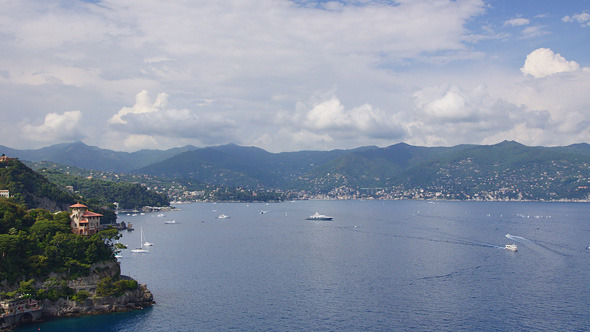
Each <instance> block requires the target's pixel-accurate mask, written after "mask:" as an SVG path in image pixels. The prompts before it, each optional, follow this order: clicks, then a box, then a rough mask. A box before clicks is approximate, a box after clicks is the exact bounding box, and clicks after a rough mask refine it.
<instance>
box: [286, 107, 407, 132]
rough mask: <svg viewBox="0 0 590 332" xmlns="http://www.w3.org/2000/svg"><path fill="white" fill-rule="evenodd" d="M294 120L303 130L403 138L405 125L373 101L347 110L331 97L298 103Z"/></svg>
mask: <svg viewBox="0 0 590 332" xmlns="http://www.w3.org/2000/svg"><path fill="white" fill-rule="evenodd" d="M297 109H298V112H297V114H296V115H295V117H293V123H294V124H295V125H296V126H301V127H302V128H303V129H305V130H307V131H310V132H314V133H321V134H329V135H331V136H333V137H339V138H344V137H367V138H391V139H395V138H399V137H400V136H401V128H400V127H399V126H397V125H396V124H395V123H394V121H393V119H392V118H391V117H388V116H387V115H386V114H385V112H383V111H381V110H379V109H375V108H374V107H373V106H372V105H370V104H364V105H361V106H358V107H354V108H350V109H346V108H345V107H344V105H342V103H341V102H340V100H339V99H338V97H336V96H331V97H330V98H327V99H325V100H321V101H318V102H315V103H314V104H312V105H311V106H309V105H306V104H304V103H301V102H300V103H298V105H297Z"/></svg>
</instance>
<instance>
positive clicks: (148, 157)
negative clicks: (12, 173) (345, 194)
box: [0, 141, 590, 198]
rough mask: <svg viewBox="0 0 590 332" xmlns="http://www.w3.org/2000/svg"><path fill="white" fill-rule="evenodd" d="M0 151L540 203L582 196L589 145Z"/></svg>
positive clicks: (107, 167) (101, 165)
mask: <svg viewBox="0 0 590 332" xmlns="http://www.w3.org/2000/svg"><path fill="white" fill-rule="evenodd" d="M0 153H4V154H6V155H7V156H11V157H17V158H20V159H24V160H28V161H43V160H45V161H52V162H55V163H61V164H65V165H71V166H77V167H81V168H86V169H96V170H103V171H111V172H127V173H135V174H146V175H153V176H159V177H173V178H192V179H198V180H200V181H203V182H205V183H210V184H215V185H225V186H241V187H249V188H257V187H258V188H260V187H264V188H278V189H292V190H311V191H317V192H328V191H330V190H333V189H334V188H339V187H347V188H356V189H358V188H376V187H380V188H383V187H392V186H395V187H403V188H425V189H428V190H434V191H443V192H444V191H450V190H452V191H455V192H462V193H463V194H465V195H467V196H469V195H472V194H473V193H475V192H480V191H483V192H489V191H498V190H504V191H510V190H512V191H513V192H514V194H515V195H516V194H517V193H518V194H520V195H522V193H529V192H531V193H529V194H530V195H533V193H534V195H540V196H543V197H544V198H552V197H553V198H555V197H565V196H568V197H569V196H572V195H574V196H576V197H578V196H584V195H587V193H586V191H587V190H586V189H585V188H584V187H590V180H589V179H590V167H589V165H590V145H588V144H585V143H582V144H574V145H569V146H563V147H539V146H525V145H523V144H520V143H517V142H514V141H504V142H501V143H498V144H494V145H457V146H453V147H420V146H412V145H408V144H405V143H399V144H395V145H391V146H388V147H383V148H381V147H375V146H366V147H360V148H357V149H349V150H332V151H298V152H281V153H271V152H268V151H265V150H263V149H260V148H256V147H244V146H238V145H235V144H228V145H221V146H211V147H203V148H197V147H194V146H184V147H180V148H174V149H169V150H140V151H137V152H131V153H129V152H117V151H112V150H106V149H101V148H98V147H93V146H88V145H86V144H84V143H82V142H75V143H70V144H58V145H53V146H49V147H46V148H42V149H38V150H16V149H11V148H8V147H4V146H0Z"/></svg>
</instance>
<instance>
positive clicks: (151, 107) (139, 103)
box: [109, 90, 168, 124]
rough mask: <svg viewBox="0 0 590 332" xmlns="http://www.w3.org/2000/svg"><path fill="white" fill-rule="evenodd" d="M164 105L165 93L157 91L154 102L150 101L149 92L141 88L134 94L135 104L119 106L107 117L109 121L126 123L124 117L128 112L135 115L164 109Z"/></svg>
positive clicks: (166, 98) (166, 96) (165, 100)
mask: <svg viewBox="0 0 590 332" xmlns="http://www.w3.org/2000/svg"><path fill="white" fill-rule="evenodd" d="M166 106H168V95H167V94H166V93H159V94H158V96H157V97H156V100H155V102H153V103H152V101H151V100H150V95H149V92H148V91H146V90H143V91H141V92H140V93H138V94H137V95H136V96H135V105H133V106H132V107H123V108H121V110H119V112H118V113H117V114H115V115H113V116H112V117H111V118H110V119H109V123H112V124H126V123H127V120H126V119H125V118H126V117H127V115H129V114H132V115H133V114H135V115H137V114H143V113H153V112H158V111H160V110H163V109H166Z"/></svg>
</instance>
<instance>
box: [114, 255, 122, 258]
mask: <svg viewBox="0 0 590 332" xmlns="http://www.w3.org/2000/svg"><path fill="white" fill-rule="evenodd" d="M115 258H123V255H121V254H116V255H115Z"/></svg>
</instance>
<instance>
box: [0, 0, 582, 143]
mask: <svg viewBox="0 0 590 332" xmlns="http://www.w3.org/2000/svg"><path fill="white" fill-rule="evenodd" d="M589 51H590V1H588V0H571V1H554V0H497V1H487V0H455V1H450V0H397V1H393V0H373V1H371V0H342V1H319V0H318V1H312V0H309V1H308V0H223V1H219V0H169V1H165V2H162V1H154V0H86V1H79V0H55V1H46V0H0V115H1V116H0V126H1V128H2V130H1V131H0V145H5V146H8V147H11V148H17V149H36V148H40V147H45V146H48V145H52V144H57V143H67V142H74V141H83V142H84V143H86V144H88V145H93V146H98V147H101V148H105V149H113V150H117V151H136V150H140V149H167V148H171V147H178V146H184V145H187V144H190V145H194V146H198V147H203V146H213V145H221V144H227V143H235V144H238V145H243V146H256V147H260V148H263V149H265V150H267V151H271V152H283V151H300V150H331V149H348V148H356V147H360V146H367V145H376V146H380V147H385V146H389V145H392V144H396V143H400V142H405V143H408V144H412V145H419V146H453V145H457V144H495V143H498V142H501V141H503V140H515V141H518V142H520V143H523V144H526V145H535V146H536V145H541V146H563V145H569V144H574V143H590V52H589Z"/></svg>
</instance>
